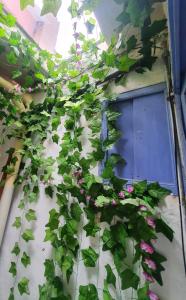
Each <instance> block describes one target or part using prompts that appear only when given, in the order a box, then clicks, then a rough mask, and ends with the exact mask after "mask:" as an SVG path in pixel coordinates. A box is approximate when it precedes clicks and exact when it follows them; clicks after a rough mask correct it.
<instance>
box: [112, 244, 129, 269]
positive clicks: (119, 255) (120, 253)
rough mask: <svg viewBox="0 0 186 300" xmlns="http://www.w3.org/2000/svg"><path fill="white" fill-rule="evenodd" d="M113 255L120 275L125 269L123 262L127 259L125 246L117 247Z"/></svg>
mask: <svg viewBox="0 0 186 300" xmlns="http://www.w3.org/2000/svg"><path fill="white" fill-rule="evenodd" d="M113 254H114V264H115V266H116V269H117V271H118V273H120V272H121V270H122V269H123V267H124V262H123V260H124V258H125V257H126V252H125V249H124V248H123V246H120V244H119V245H117V247H116V248H114V251H113Z"/></svg>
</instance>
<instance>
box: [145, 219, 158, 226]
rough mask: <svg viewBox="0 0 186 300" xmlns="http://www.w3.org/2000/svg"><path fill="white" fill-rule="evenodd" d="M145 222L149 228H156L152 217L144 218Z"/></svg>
mask: <svg viewBox="0 0 186 300" xmlns="http://www.w3.org/2000/svg"><path fill="white" fill-rule="evenodd" d="M145 220H146V222H147V224H148V225H149V226H150V227H152V228H156V224H155V221H154V219H153V218H152V217H147V218H145Z"/></svg>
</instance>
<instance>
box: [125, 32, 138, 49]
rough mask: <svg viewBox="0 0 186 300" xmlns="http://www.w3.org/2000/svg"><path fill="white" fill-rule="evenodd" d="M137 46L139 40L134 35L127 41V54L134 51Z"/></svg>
mask: <svg viewBox="0 0 186 300" xmlns="http://www.w3.org/2000/svg"><path fill="white" fill-rule="evenodd" d="M136 44H137V38H136V37H135V35H132V36H131V37H130V38H129V39H128V40H127V52H128V53H129V52H130V51H131V50H133V49H134V48H135V47H136Z"/></svg>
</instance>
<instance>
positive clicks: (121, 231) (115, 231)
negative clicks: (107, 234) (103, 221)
mask: <svg viewBox="0 0 186 300" xmlns="http://www.w3.org/2000/svg"><path fill="white" fill-rule="evenodd" d="M111 232H112V236H113V237H114V238H115V240H116V241H118V242H119V243H121V244H122V246H123V247H125V244H126V238H127V237H128V234H127V232H126V229H125V226H124V224H122V223H120V222H117V224H116V225H113V226H111Z"/></svg>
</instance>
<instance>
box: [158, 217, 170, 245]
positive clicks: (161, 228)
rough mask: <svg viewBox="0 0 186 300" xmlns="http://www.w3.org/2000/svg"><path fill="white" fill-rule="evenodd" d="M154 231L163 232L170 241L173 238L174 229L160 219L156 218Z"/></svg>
mask: <svg viewBox="0 0 186 300" xmlns="http://www.w3.org/2000/svg"><path fill="white" fill-rule="evenodd" d="M156 232H161V233H163V234H164V235H165V236H166V237H167V238H168V239H169V241H171V242H172V240H173V238H174V231H173V230H172V229H171V228H170V227H169V226H168V225H167V224H166V223H165V222H164V221H163V220H162V219H157V220H156Z"/></svg>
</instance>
